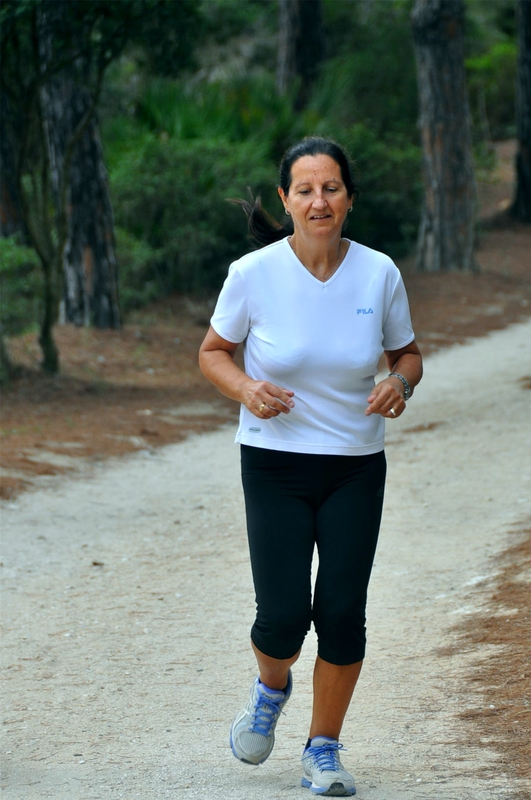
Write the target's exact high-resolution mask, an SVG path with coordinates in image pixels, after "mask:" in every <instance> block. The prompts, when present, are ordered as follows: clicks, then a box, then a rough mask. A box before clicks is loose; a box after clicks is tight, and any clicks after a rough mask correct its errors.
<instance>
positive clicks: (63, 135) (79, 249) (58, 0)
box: [43, 0, 120, 328]
mask: <svg viewBox="0 0 531 800" xmlns="http://www.w3.org/2000/svg"><path fill="white" fill-rule="evenodd" d="M64 2H65V0H53V3H50V0H48V2H47V3H46V5H47V6H48V9H47V13H48V15H49V22H50V25H49V29H50V30H51V37H50V39H49V41H48V43H47V47H48V48H53V18H54V16H55V15H57V14H61V9H62V6H63V4H64ZM66 2H68V0H66ZM77 33H78V35H83V33H82V31H78V32H77ZM73 44H75V42H74V41H73ZM88 83H89V78H88V68H87V65H86V64H84V63H83V59H82V58H78V59H76V60H75V61H74V62H73V64H71V65H70V67H69V69H68V71H67V70H63V71H62V72H60V73H59V74H58V75H56V76H54V77H53V78H52V79H51V80H49V81H48V82H47V84H46V85H45V87H44V88H43V93H44V97H45V102H44V104H43V106H44V114H45V119H46V131H47V145H48V150H49V155H50V164H51V175H52V185H53V190H54V195H55V198H56V203H57V207H58V214H59V215H60V214H61V213H62V212H63V209H62V208H61V204H62V202H63V201H62V198H61V191H62V189H61V187H62V186H63V180H64V182H65V183H64V187H65V188H66V192H67V197H66V225H67V235H66V242H65V247H64V252H63V254H62V271H63V275H64V291H63V302H64V312H65V313H64V317H65V319H66V321H68V322H73V323H74V324H76V325H95V326H96V327H98V328H119V327H120V310H119V305H118V276H117V266H116V256H115V250H114V219H113V213H112V206H111V200H110V193H109V183H108V177H107V171H106V169H105V165H104V162H103V152H102V147H101V142H100V137H99V131H98V123H97V119H96V116H95V113H92V114H90V107H91V104H92V103H93V101H94V98H93V97H91V94H90V92H89V90H88V89H87V88H86V87H87V85H88ZM87 114H90V119H89V120H88V121H87V123H86V125H85V127H84V131H83V133H82V135H81V137H80V139H79V141H78V142H77V144H76V145H75V147H74V148H73V151H72V153H71V157H70V158H69V159H68V162H69V163H66V160H67V159H66V153H67V149H68V147H69V143H71V142H72V137H74V136H75V135H76V131H77V130H78V129H79V126H80V125H81V124H82V120H83V119H84V117H85V116H86V115H87ZM65 170H66V173H65ZM63 173H65V174H63Z"/></svg>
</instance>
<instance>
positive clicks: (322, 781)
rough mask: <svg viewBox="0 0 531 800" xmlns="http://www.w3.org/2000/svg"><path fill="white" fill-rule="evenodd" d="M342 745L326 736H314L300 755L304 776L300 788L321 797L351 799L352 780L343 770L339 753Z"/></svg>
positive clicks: (353, 790)
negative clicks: (302, 787)
mask: <svg viewBox="0 0 531 800" xmlns="http://www.w3.org/2000/svg"><path fill="white" fill-rule="evenodd" d="M342 749H343V745H342V744H339V742H336V740H335V739H330V738H329V737H328V736H314V737H313V739H312V741H311V743H310V746H309V747H307V748H306V750H305V751H304V753H303V754H302V768H303V770H304V775H303V777H302V780H301V786H304V787H305V788H306V789H309V790H310V792H312V794H318V795H321V797H351V796H352V795H353V794H356V787H355V786H354V778H353V777H352V775H351V774H350V772H347V771H346V769H344V768H343V765H342V763H341V761H340V759H339V751H340V750H342Z"/></svg>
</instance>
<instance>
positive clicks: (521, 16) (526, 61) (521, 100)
mask: <svg viewBox="0 0 531 800" xmlns="http://www.w3.org/2000/svg"><path fill="white" fill-rule="evenodd" d="M516 13H517V17H516V18H517V22H518V75H517V79H516V81H517V82H516V129H517V134H516V135H517V140H518V149H517V153H516V194H515V198H514V202H513V205H512V207H511V215H512V216H513V217H515V219H518V220H520V221H521V222H531V0H517V4H516Z"/></svg>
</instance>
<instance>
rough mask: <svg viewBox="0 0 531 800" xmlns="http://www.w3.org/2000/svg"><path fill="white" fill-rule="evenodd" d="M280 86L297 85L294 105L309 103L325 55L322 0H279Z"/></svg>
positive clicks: (284, 90)
mask: <svg viewBox="0 0 531 800" xmlns="http://www.w3.org/2000/svg"><path fill="white" fill-rule="evenodd" d="M279 9H280V14H279V38H278V67H277V89H278V92H279V93H280V94H286V93H287V92H288V91H289V90H290V89H291V88H293V86H294V85H296V86H297V90H296V95H295V100H294V107H295V110H296V111H300V110H301V109H302V108H304V106H305V105H306V104H307V102H308V99H309V96H310V90H311V87H312V84H313V83H314V81H315V79H316V78H317V76H318V74H319V69H320V66H321V63H322V61H323V59H324V55H325V39H324V30H323V16H322V4H321V0H279Z"/></svg>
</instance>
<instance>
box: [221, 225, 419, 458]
mask: <svg viewBox="0 0 531 800" xmlns="http://www.w3.org/2000/svg"><path fill="white" fill-rule="evenodd" d="M211 324H212V327H213V328H214V330H215V331H216V333H218V334H219V335H220V336H222V337H223V338H224V339H227V341H229V342H233V343H236V342H238V343H239V342H243V343H244V364H245V372H246V374H247V375H249V376H250V377H251V378H254V379H256V380H266V381H270V382H271V383H274V384H276V385H277V386H281V387H283V388H285V389H291V390H292V391H294V392H295V396H294V398H293V400H294V403H295V407H294V408H292V409H291V411H290V413H289V414H279V415H278V416H277V417H273V418H272V419H268V420H262V419H258V418H257V417H255V416H254V415H253V414H251V412H250V411H249V410H248V409H247V408H246V407H245V406H244V405H242V406H241V411H240V424H239V427H238V432H237V434H236V441H237V442H241V443H242V444H247V445H252V446H255V447H263V448H267V449H271V450H284V451H288V452H295V453H329V454H339V455H364V454H368V453H377V452H379V451H380V450H382V449H383V446H384V432H385V422H384V419H383V417H381V416H380V415H379V414H371V415H370V416H368V417H367V416H365V413H364V411H365V409H366V408H367V397H368V396H369V395H370V393H371V390H372V388H373V386H374V378H375V375H376V374H377V371H378V361H379V359H380V356H381V355H382V352H383V350H384V349H385V350H398V349H399V348H401V347H404V346H405V345H407V344H409V343H410V342H412V341H413V339H414V338H415V337H414V333H413V329H412V326H411V318H410V314H409V306H408V301H407V296H406V291H405V288H404V284H403V281H402V277H401V275H400V272H399V270H398V268H397V267H396V266H395V265H394V264H393V262H392V261H391V259H390V258H389V257H388V256H386V255H384V254H382V253H378V252H377V251H376V250H371V249H370V248H368V247H365V246H364V245H361V244H357V243H356V242H350V247H349V250H348V252H347V255H346V256H345V258H344V259H343V262H342V263H341V265H340V267H339V269H338V270H336V272H335V273H334V274H333V275H332V277H331V278H330V279H329V280H327V281H326V282H325V283H323V282H321V281H319V280H318V279H317V278H315V277H314V276H313V275H312V274H311V272H309V271H308V270H307V269H306V268H305V267H304V266H303V264H302V263H301V262H300V261H299V259H298V258H297V256H296V255H295V253H294V252H293V250H292V249H291V246H290V244H289V242H288V240H287V238H285V239H282V240H281V241H279V242H275V243H274V244H271V245H268V246H267V247H263V248H262V249H260V250H257V251H255V252H253V253H249V254H248V255H246V256H244V257H243V258H240V259H239V260H238V261H235V262H234V263H233V264H231V266H230V269H229V274H228V276H227V279H226V281H225V284H224V286H223V288H222V290H221V293H220V295H219V298H218V302H217V305H216V308H215V311H214V315H213V317H212V320H211Z"/></svg>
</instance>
